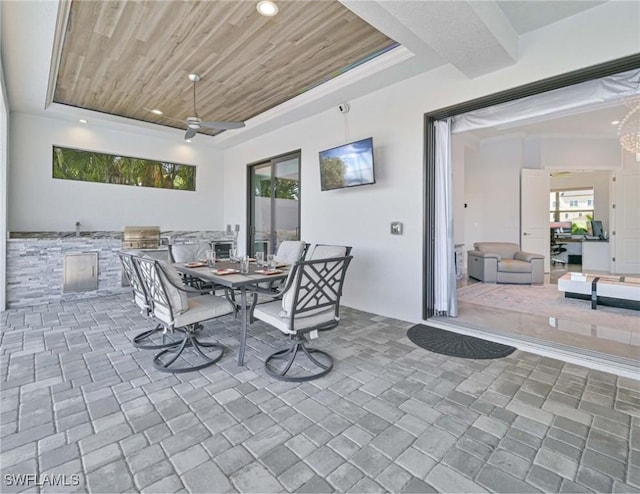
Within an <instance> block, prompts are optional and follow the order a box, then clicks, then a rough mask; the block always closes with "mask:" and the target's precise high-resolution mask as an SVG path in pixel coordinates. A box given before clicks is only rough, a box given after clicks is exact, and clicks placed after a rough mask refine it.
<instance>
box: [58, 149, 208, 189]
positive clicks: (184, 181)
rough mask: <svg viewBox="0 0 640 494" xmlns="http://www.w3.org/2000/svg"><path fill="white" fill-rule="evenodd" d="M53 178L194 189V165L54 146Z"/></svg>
mask: <svg viewBox="0 0 640 494" xmlns="http://www.w3.org/2000/svg"><path fill="white" fill-rule="evenodd" d="M53 178H59V179H63V180H79V181H83V182H98V183H105V184H118V185H133V186H137V187H154V188H160V189H175V190H190V191H194V190H196V167H195V166H193V165H181V164H177V163H170V162H168V161H155V160H148V159H144V158H132V157H129V156H120V155H114V154H106V153H97V152H95V151H85V150H81V149H71V148H63V147H59V146H53Z"/></svg>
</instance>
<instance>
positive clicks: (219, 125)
mask: <svg viewBox="0 0 640 494" xmlns="http://www.w3.org/2000/svg"><path fill="white" fill-rule="evenodd" d="M200 127H206V128H208V129H219V130H231V129H241V128H242V127H244V122H200Z"/></svg>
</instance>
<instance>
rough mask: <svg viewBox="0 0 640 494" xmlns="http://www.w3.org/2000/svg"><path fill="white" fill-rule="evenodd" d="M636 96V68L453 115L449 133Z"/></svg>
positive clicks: (639, 85) (639, 75)
mask: <svg viewBox="0 0 640 494" xmlns="http://www.w3.org/2000/svg"><path fill="white" fill-rule="evenodd" d="M638 95H640V69H635V70H630V71H628V72H622V73H621V74H615V75H612V76H609V77H603V78H602V79H596V80H593V81H587V82H583V83H581V84H574V85H573V86H567V87H563V88H560V89H555V90H553V91H547V92H546V93H540V94H535V95H533V96H528V97H526V98H521V99H518V100H514V101H508V102H506V103H502V104H500V105H494V106H491V107H488V108H481V109H479V110H475V111H471V112H468V113H464V114H462V115H456V116H454V117H453V121H452V124H451V132H452V133H453V134H457V133H458V132H465V131H467V130H474V129H482V128H484V127H496V128H498V129H499V128H504V129H508V128H510V127H515V126H517V125H524V124H525V123H533V122H538V121H543V120H547V119H549V118H557V117H560V116H564V115H575V114H579V113H582V112H585V111H593V110H596V109H598V108H604V107H610V106H612V105H614V104H618V103H620V102H622V101H624V100H625V98H629V97H634V96H638Z"/></svg>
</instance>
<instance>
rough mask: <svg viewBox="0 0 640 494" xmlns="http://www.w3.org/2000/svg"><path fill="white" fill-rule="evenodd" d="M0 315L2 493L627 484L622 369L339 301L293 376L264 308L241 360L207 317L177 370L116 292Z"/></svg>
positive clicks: (618, 488)
mask: <svg viewBox="0 0 640 494" xmlns="http://www.w3.org/2000/svg"><path fill="white" fill-rule="evenodd" d="M0 322H1V328H0V333H1V334H0V336H1V366H0V368H1V391H2V393H1V405H2V408H1V415H0V437H1V443H0V448H1V449H0V453H1V454H0V462H1V470H2V472H1V473H2V479H1V482H2V485H1V487H0V490H1V491H2V492H11V491H20V490H26V489H29V490H31V491H36V492H38V491H40V492H52V491H59V492H68V491H74V490H76V491H78V492H86V491H91V492H129V491H142V492H177V491H185V490H186V491H189V492H233V491H238V492H438V491H440V492H487V491H488V492H639V491H640V386H639V382H638V381H635V380H631V379H627V378H621V377H617V376H614V375H611V374H607V373H604V372H599V371H594V370H589V369H587V368H585V367H581V366H578V365H573V364H568V363H564V362H561V361H558V360H553V359H550V358H545V357H540V356H537V355H533V354H530V353H526V352H522V351H516V352H515V353H513V354H512V355H510V356H509V357H507V358H504V359H498V360H465V359H459V358H452V357H446V356H443V355H438V354H434V353H431V352H429V351H426V350H424V349H421V348H418V347H416V346H414V345H413V344H412V343H411V342H410V341H409V340H408V339H407V337H406V330H407V329H408V328H409V327H410V326H411V324H409V323H406V322H402V321H398V320H394V319H389V318H385V317H380V316H374V315H371V314H367V313H364V312H360V311H356V310H352V309H348V308H344V309H343V311H342V320H341V322H340V325H339V326H338V327H337V328H336V329H334V330H331V331H326V332H323V333H321V335H320V337H319V338H318V339H316V340H313V345H312V346H315V347H318V348H321V349H323V350H326V351H328V352H329V353H330V354H332V355H333V357H334V358H335V361H336V362H335V367H334V369H333V371H332V372H331V373H330V374H328V375H327V376H325V377H324V378H322V379H319V380H316V381H312V382H308V383H303V384H295V383H283V382H278V381H274V380H272V379H271V378H269V377H268V376H267V374H266V373H265V371H264V368H263V365H264V359H265V356H267V355H269V354H270V353H271V352H273V351H274V350H275V349H277V348H281V347H283V346H285V344H286V340H285V338H284V337H283V335H282V334H281V333H280V332H279V331H277V330H276V329H274V328H272V327H269V326H268V325H265V324H263V323H260V322H256V323H255V324H253V325H252V326H251V328H250V337H249V338H248V348H247V358H246V365H245V366H244V367H239V366H238V365H237V363H236V357H237V349H238V336H239V322H238V321H235V320H234V319H233V317H232V316H225V317H223V318H221V319H218V320H215V321H212V322H208V323H206V324H205V325H204V333H205V334H206V335H209V336H210V337H211V338H213V339H215V340H217V341H219V342H220V343H222V344H223V345H225V347H226V351H225V355H224V357H223V358H222V359H221V360H220V361H218V363H217V364H216V365H214V366H212V367H209V368H207V369H204V370H202V371H199V372H191V373H186V374H181V375H171V374H166V373H161V372H158V371H156V370H155V369H154V368H153V366H152V357H153V354H154V352H153V351H148V350H147V351H145V350H138V349H136V348H134V347H133V346H132V344H131V340H132V338H133V336H134V335H136V334H137V333H139V332H140V331H142V330H145V329H148V328H149V327H150V326H151V323H150V322H149V321H148V320H146V319H144V318H143V317H142V316H140V315H139V313H138V310H137V309H136V308H134V306H133V305H132V303H131V301H130V297H129V296H124V295H121V296H108V297H102V298H96V299H92V300H84V301H77V302H72V303H62V304H50V305H45V306H34V307H30V308H25V309H14V310H9V311H6V312H2V313H0ZM17 474H36V475H37V477H35V478H36V480H37V481H39V482H40V483H42V480H43V479H45V480H46V479H51V478H53V477H52V475H59V476H65V477H63V478H64V479H67V480H68V479H69V478H72V477H71V476H72V475H76V477H75V478H76V479H77V480H78V482H79V485H77V486H72V487H69V486H60V485H58V486H55V485H50V484H46V482H45V483H44V485H41V486H38V485H34V482H35V481H32V482H31V484H28V483H23V484H22V485H17V483H16V482H8V479H16V478H17V477H16V475H17ZM36 483H37V482H36ZM9 484H11V485H9Z"/></svg>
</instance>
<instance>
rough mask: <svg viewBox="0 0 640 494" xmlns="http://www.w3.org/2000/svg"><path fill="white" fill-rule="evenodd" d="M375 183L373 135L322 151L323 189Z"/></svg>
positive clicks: (321, 174)
mask: <svg viewBox="0 0 640 494" xmlns="http://www.w3.org/2000/svg"><path fill="white" fill-rule="evenodd" d="M374 183H376V179H375V175H374V172H373V138H372V137H369V138H367V139H362V140H360V141H356V142H351V143H349V144H344V145H342V146H338V147H336V148H331V149H327V150H326V151H320V188H321V189H322V190H332V189H342V188H344V187H355V186H357V185H369V184H374Z"/></svg>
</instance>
